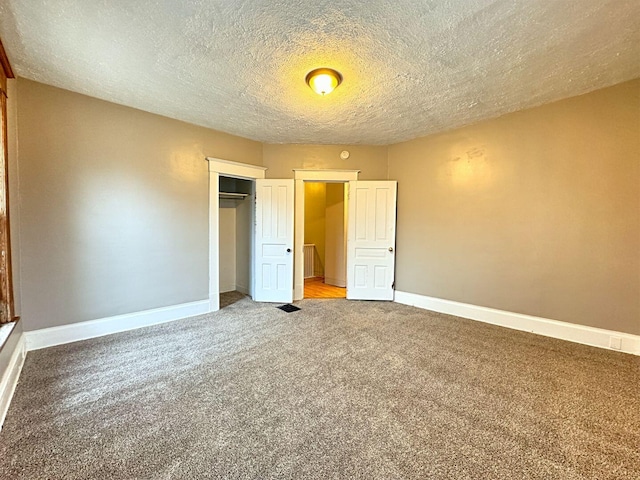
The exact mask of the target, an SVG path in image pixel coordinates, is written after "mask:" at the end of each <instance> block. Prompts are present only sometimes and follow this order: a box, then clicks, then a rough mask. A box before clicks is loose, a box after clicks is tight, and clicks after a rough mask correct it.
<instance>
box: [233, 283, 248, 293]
mask: <svg viewBox="0 0 640 480" xmlns="http://www.w3.org/2000/svg"><path fill="white" fill-rule="evenodd" d="M236 290H237V291H238V292H240V293H244V294H245V295H249V288H248V287H245V286H244V285H236Z"/></svg>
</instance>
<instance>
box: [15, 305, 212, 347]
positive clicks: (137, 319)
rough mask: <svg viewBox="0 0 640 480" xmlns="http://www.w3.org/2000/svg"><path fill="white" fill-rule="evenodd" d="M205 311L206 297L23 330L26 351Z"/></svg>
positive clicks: (206, 307)
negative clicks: (54, 325)
mask: <svg viewBox="0 0 640 480" xmlns="http://www.w3.org/2000/svg"><path fill="white" fill-rule="evenodd" d="M209 311H210V306H209V300H201V301H198V302H190V303H183V304H180V305H173V306H170V307H162V308H154V309H152V310H144V311H142V312H134V313H127V314H125V315H117V316H115V317H107V318H100V319H98V320H89V321H86V322H78V323H72V324H69V325H61V326H59V327H51V328H43V329H40V330H33V331H30V332H25V335H26V341H27V351H31V350H39V349H41V348H47V347H53V346H55V345H62V344H65V343H71V342H78V341H80V340H87V339H89V338H95V337H102V336H103V335H110V334H112V333H119V332H126V331H128V330H135V329H137V328H142V327H148V326H151V325H157V324H159V323H165V322H172V321H174V320H180V319H181V318H185V317H192V316H194V315H202V314H203V313H208V312H209Z"/></svg>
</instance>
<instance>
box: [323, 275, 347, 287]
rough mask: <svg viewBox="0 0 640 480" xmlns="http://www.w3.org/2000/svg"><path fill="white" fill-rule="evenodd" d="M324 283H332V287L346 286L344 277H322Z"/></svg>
mask: <svg viewBox="0 0 640 480" xmlns="http://www.w3.org/2000/svg"><path fill="white" fill-rule="evenodd" d="M324 283H326V284H327V285H333V286H334V287H340V288H346V286H347V282H345V281H344V278H342V279H340V278H331V277H324Z"/></svg>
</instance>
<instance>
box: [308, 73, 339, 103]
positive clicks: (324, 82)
mask: <svg viewBox="0 0 640 480" xmlns="http://www.w3.org/2000/svg"><path fill="white" fill-rule="evenodd" d="M305 81H306V82H307V85H309V87H310V88H311V90H313V91H314V92H316V93H317V94H318V95H322V96H324V95H328V94H329V93H331V92H333V91H334V90H335V89H336V88H337V87H338V85H340V84H341V83H342V75H341V74H340V72H338V71H337V70H334V69H333V68H326V67H323V68H316V69H315V70H311V71H310V72H309V73H307V76H306V77H305Z"/></svg>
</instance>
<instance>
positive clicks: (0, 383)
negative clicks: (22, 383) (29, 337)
mask: <svg viewBox="0 0 640 480" xmlns="http://www.w3.org/2000/svg"><path fill="white" fill-rule="evenodd" d="M26 355H27V350H26V345H25V337H24V333H21V334H20V337H19V338H18V343H17V344H16V347H15V349H14V350H13V353H12V354H11V358H10V360H9V366H8V368H7V370H6V371H5V372H4V375H3V376H2V378H0V430H1V429H2V425H3V424H4V419H5V418H6V416H7V412H8V411H9V405H10V404H11V398H12V397H13V392H15V390H16V385H17V384H18V378H20V372H21V371H22V366H23V365H24V359H25V357H26Z"/></svg>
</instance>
